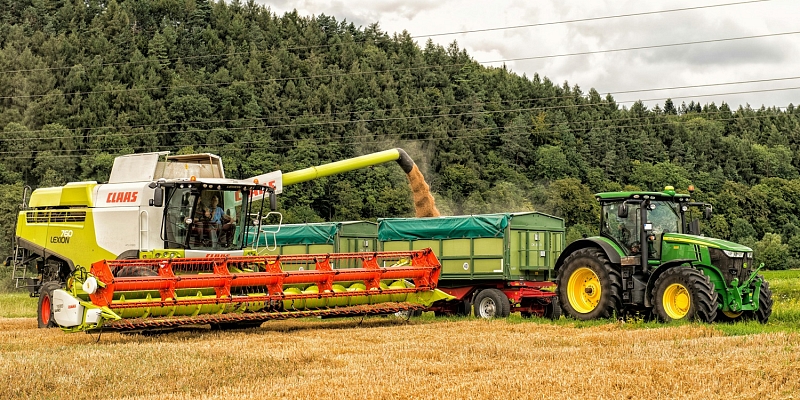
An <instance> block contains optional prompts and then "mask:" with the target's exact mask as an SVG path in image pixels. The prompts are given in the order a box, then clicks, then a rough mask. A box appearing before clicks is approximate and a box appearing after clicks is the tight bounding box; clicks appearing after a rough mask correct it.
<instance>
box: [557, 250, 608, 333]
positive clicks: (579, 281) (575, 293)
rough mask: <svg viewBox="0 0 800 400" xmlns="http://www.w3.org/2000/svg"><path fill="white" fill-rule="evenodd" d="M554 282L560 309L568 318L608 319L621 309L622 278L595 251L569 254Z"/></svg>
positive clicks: (601, 254) (606, 259)
mask: <svg viewBox="0 0 800 400" xmlns="http://www.w3.org/2000/svg"><path fill="white" fill-rule="evenodd" d="M557 281H558V298H559V301H560V307H561V308H562V309H563V310H564V311H565V312H566V314H567V315H569V316H571V317H572V318H575V319H579V320H590V319H597V318H611V317H612V316H614V314H615V313H617V312H618V311H619V310H620V309H621V307H622V306H621V304H622V300H621V299H620V293H621V291H622V277H621V276H620V274H619V272H618V271H617V270H615V269H614V268H613V266H612V265H611V262H610V261H608V258H607V257H606V255H605V254H604V253H603V252H602V251H600V250H598V249H596V248H584V249H580V250H577V251H575V252H574V253H572V254H570V255H569V256H568V257H567V258H566V260H564V265H563V266H562V267H561V269H559V271H558V279H557Z"/></svg>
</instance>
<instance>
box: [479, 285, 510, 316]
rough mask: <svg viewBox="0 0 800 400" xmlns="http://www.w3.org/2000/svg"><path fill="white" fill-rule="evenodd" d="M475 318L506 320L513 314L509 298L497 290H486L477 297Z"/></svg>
mask: <svg viewBox="0 0 800 400" xmlns="http://www.w3.org/2000/svg"><path fill="white" fill-rule="evenodd" d="M474 304H475V316H476V317H478V318H485V319H490V318H505V317H507V316H508V315H509V314H511V303H509V302H508V297H506V295H505V294H504V293H503V292H501V291H499V290H497V289H484V290H481V291H480V292H478V295H477V296H475V303H474Z"/></svg>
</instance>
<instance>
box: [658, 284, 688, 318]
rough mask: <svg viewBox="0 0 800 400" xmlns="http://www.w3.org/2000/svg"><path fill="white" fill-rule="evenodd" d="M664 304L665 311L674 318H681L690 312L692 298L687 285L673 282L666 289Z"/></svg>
mask: <svg viewBox="0 0 800 400" xmlns="http://www.w3.org/2000/svg"><path fill="white" fill-rule="evenodd" d="M662 300H663V301H662V303H663V304H664V311H665V312H666V313H667V316H669V317H670V318H672V319H681V318H683V317H685V316H686V314H688V313H689V307H691V305H692V298H691V296H690V295H689V291H688V290H686V287H685V286H683V285H681V284H679V283H673V284H672V285H669V286H668V287H667V290H665V291H664V297H663V298H662Z"/></svg>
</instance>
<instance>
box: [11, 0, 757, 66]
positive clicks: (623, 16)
mask: <svg viewBox="0 0 800 400" xmlns="http://www.w3.org/2000/svg"><path fill="white" fill-rule="evenodd" d="M768 1H771V0H751V1H740V2H733V3H722V4H711V5H707V6H697V7H685V8H674V9H669V10H660V11H646V12H640V13H630V14H619V15H608V16H603V17H592V18H580V19H572V20H564V21H551V22H543V23H536V24H527V25H515V26H505V27H495V28H484V29H472V30H463V31H457V32H445V33H433V34H428V35H419V36H411V38H412V39H419V38H425V37H437V36H448V35H457V34H468V33H482V32H491V31H500V30H508V29H521V28H533V27H538V26H550V25H562V24H572V23H578V22H589V21H601V20H607V19H618V18H628V17H638V16H644V15H656V14H667V13H673V12H682V11H692V10H701V9H709V8H718V7H728V6H737V5H742V4H750V3H764V2H768ZM353 43H354V44H364V43H367V42H366V41H356V42H353ZM333 46H336V45H335V44H322V45H310V46H292V47H286V48H284V49H285V50H290V51H292V50H310V49H318V48H328V47H333ZM274 50H282V48H277V49H274ZM264 51H266V50H264ZM247 54H252V52H251V51H246V52H244V51H242V52H231V53H218V54H206V55H201V56H185V57H175V58H169V59H163V60H152V59H147V60H141V61H122V62H109V63H101V64H95V65H92V64H88V65H83V64H80V65H82V66H84V67H91V68H98V67H99V68H102V67H107V66H120V65H126V64H130V65H135V64H144V63H150V62H162V61H168V62H176V61H179V60H198V59H203V58H212V57H226V58H227V57H233V56H240V55H247ZM75 66H77V65H72V66H64V67H46V68H29V69H17V70H7V71H0V74H11V73H20V72H39V71H58V70H67V69H71V68H73V67H75Z"/></svg>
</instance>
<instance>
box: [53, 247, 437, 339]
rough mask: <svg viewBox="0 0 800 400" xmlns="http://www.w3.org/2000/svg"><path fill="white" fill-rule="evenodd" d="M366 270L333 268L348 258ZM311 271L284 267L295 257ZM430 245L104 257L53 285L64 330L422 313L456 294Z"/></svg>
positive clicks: (248, 323) (139, 327) (57, 318)
mask: <svg viewBox="0 0 800 400" xmlns="http://www.w3.org/2000/svg"><path fill="white" fill-rule="evenodd" d="M354 259H355V260H360V261H361V265H362V266H361V267H360V268H341V269H340V268H336V264H337V263H339V262H344V261H347V260H354ZM309 263H312V264H313V265H314V269H313V270H299V271H284V270H283V266H285V265H290V264H304V265H308V264H309ZM440 270H441V265H440V263H439V261H438V259H437V258H436V256H435V255H434V254H433V252H432V251H431V250H430V249H425V250H419V251H394V252H378V253H363V252H362V253H339V254H324V255H323V254H318V255H314V254H310V255H305V254H304V255H284V256H241V257H228V256H223V257H206V258H180V259H177V258H176V259H149V260H103V261H99V262H96V263H94V264H92V267H91V270H90V271H88V272H87V271H85V270H84V269H77V270H76V272H75V273H74V274H73V276H72V277H71V279H70V280H69V282H68V284H67V288H66V290H56V291H55V292H54V295H53V298H54V301H53V306H54V316H55V320H56V322H57V323H58V325H59V326H60V327H61V328H62V329H63V330H64V331H67V332H78V331H93V330H99V329H104V330H136V329H154V328H165V327H176V326H181V325H188V324H236V323H242V324H246V325H250V324H252V323H258V322H263V321H267V320H271V319H286V318H300V317H311V316H356V315H370V314H390V313H394V312H398V311H405V310H422V309H424V308H426V307H428V306H430V305H431V304H432V303H433V302H435V301H438V300H444V299H448V298H451V297H450V296H449V295H447V294H445V293H444V292H441V291H439V290H436V285H437V283H438V279H439V273H440Z"/></svg>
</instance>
